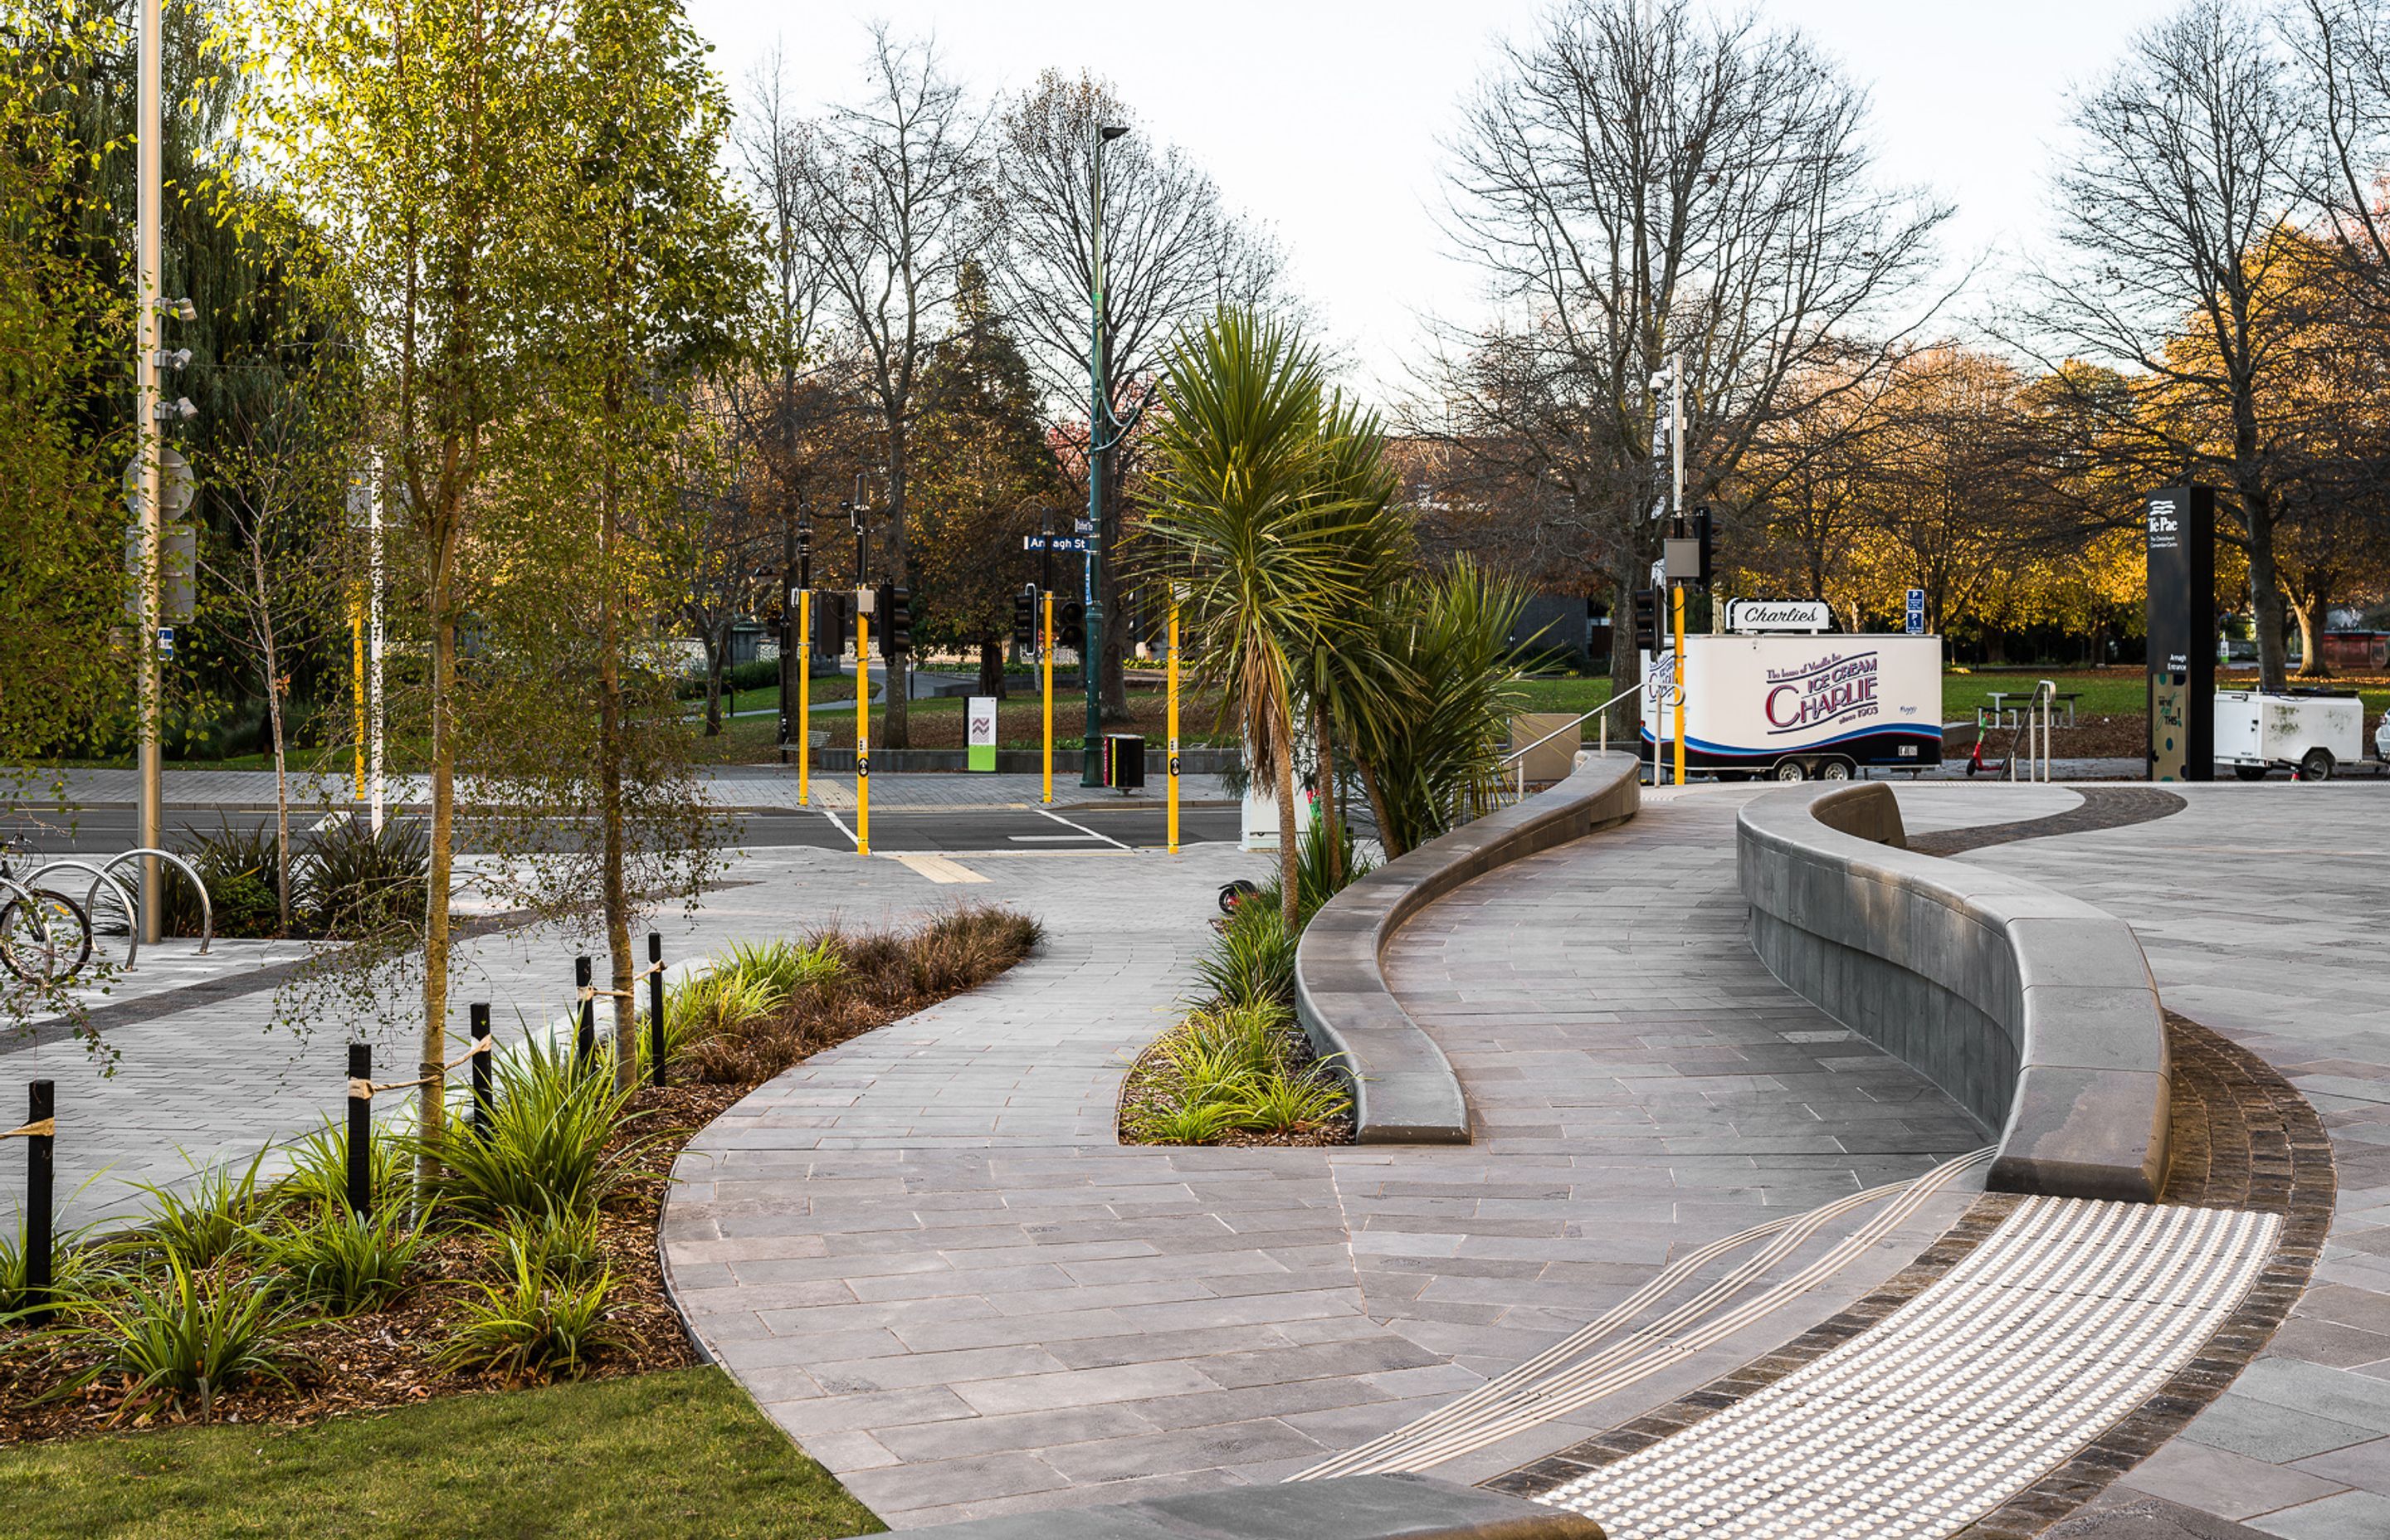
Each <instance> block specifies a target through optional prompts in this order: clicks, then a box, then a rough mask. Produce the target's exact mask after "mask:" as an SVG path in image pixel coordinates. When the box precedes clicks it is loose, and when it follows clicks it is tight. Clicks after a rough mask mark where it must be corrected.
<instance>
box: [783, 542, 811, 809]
mask: <svg viewBox="0 0 2390 1540" xmlns="http://www.w3.org/2000/svg"><path fill="white" fill-rule="evenodd" d="M813 619H814V591H813V590H812V589H810V588H800V589H798V590H797V725H796V734H797V805H798V806H799V807H810V806H812V805H813V800H814V798H813V775H814V734H813V725H814V716H813V711H814V627H813ZM782 763H783V764H786V763H787V762H786V761H783V762H782Z"/></svg>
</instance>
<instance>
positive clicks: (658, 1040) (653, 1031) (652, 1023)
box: [648, 930, 664, 1091]
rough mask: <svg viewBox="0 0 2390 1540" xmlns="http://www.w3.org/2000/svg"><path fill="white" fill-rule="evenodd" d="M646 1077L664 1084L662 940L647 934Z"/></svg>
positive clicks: (661, 1087)
mask: <svg viewBox="0 0 2390 1540" xmlns="http://www.w3.org/2000/svg"><path fill="white" fill-rule="evenodd" d="M648 1077H649V1080H650V1081H651V1082H652V1083H653V1084H654V1085H655V1087H656V1089H658V1090H660V1091H661V1090H662V1089H663V1084H664V938H663V937H662V936H660V935H658V934H656V933H655V932H654V931H653V930H650V931H649V932H648Z"/></svg>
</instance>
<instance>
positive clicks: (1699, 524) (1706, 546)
mask: <svg viewBox="0 0 2390 1540" xmlns="http://www.w3.org/2000/svg"><path fill="white" fill-rule="evenodd" d="M1692 534H1693V538H1694V539H1695V540H1697V541H1699V542H1700V543H1701V547H1702V563H1701V573H1700V575H1699V576H1698V577H1696V578H1694V579H1693V586H1694V587H1696V588H1698V589H1700V590H1701V591H1702V592H1703V593H1704V594H1706V593H1708V592H1709V591H1710V510H1709V509H1707V508H1695V509H1694V510H1693V530H1692Z"/></svg>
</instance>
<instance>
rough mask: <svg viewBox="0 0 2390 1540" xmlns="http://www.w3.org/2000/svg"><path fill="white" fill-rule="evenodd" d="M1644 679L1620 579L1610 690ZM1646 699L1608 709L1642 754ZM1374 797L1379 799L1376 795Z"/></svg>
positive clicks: (1619, 738)
mask: <svg viewBox="0 0 2390 1540" xmlns="http://www.w3.org/2000/svg"><path fill="white" fill-rule="evenodd" d="M1642 682H1643V659H1642V654H1641V653H1640V652H1639V651H1638V649H1637V648H1636V646H1635V583H1634V580H1633V579H1631V578H1625V579H1621V580H1620V581H1619V584H1618V601H1617V603H1616V604H1615V605H1613V607H1612V609H1611V611H1610V693H1611V694H1613V695H1618V694H1621V693H1623V692H1625V691H1626V690H1631V689H1633V688H1634V687H1636V686H1638V685H1639V684H1641V683H1642ZM1642 701H1643V698H1642V697H1641V696H1639V695H1638V696H1629V697H1628V698H1627V699H1624V700H1621V701H1619V702H1617V703H1616V704H1614V705H1613V706H1612V707H1611V708H1610V711H1609V713H1608V714H1609V717H1610V738H1611V741H1613V743H1621V744H1636V745H1637V748H1636V752H1637V753H1638V754H1639V753H1641V752H1642V749H1641V747H1640V739H1641V737H1642V732H1643V706H1642ZM1371 800H1372V801H1375V800H1376V799H1375V798H1374V796H1373V797H1372V799H1371ZM1381 828H1382V825H1381ZM1392 853H1393V852H1392V851H1389V852H1388V854H1392Z"/></svg>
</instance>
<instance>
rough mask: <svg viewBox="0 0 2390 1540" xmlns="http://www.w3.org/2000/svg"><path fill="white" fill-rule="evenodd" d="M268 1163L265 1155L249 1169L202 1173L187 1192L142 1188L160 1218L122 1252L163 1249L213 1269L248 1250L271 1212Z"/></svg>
mask: <svg viewBox="0 0 2390 1540" xmlns="http://www.w3.org/2000/svg"><path fill="white" fill-rule="evenodd" d="M264 1162H265V1151H263V1150H262V1149H261V1150H259V1151H258V1152H257V1154H256V1155H255V1156H253V1157H252V1158H251V1161H250V1162H249V1164H248V1165H247V1166H246V1167H242V1168H238V1169H236V1168H235V1167H233V1166H231V1165H229V1164H226V1165H219V1166H204V1167H196V1168H194V1170H193V1172H192V1174H191V1177H190V1180H189V1182H188V1184H187V1186H186V1187H182V1188H176V1187H160V1186H157V1185H154V1184H152V1183H148V1182H143V1183H140V1184H138V1186H139V1187H140V1188H141V1190H142V1191H143V1192H146V1193H148V1195H149V1198H150V1200H151V1201H152V1202H153V1203H154V1204H155V1205H156V1212H155V1213H154V1214H153V1215H152V1216H151V1218H150V1220H149V1222H148V1224H147V1225H144V1226H141V1228H140V1229H138V1230H135V1231H134V1232H133V1233H132V1234H130V1235H128V1236H127V1237H125V1238H123V1239H122V1240H121V1241H119V1242H118V1243H117V1246H118V1249H119V1250H120V1251H149V1250H151V1249H153V1248H161V1247H162V1248H164V1249H166V1250H168V1251H172V1252H173V1253H174V1254H175V1256H177V1257H178V1258H180V1259H181V1261H182V1262H183V1263H184V1264H186V1265H188V1266H191V1267H208V1266H211V1265H212V1264H215V1263H216V1262H218V1261H220V1260H222V1259H223V1258H225V1257H228V1256H232V1255H235V1254H237V1253H238V1252H240V1251H245V1250H247V1249H248V1248H249V1247H250V1246H251V1244H252V1243H254V1242H255V1240H256V1238H257V1232H256V1231H255V1230H254V1229H253V1228H252V1227H251V1225H252V1222H253V1221H254V1220H255V1219H256V1218H257V1217H258V1215H259V1214H260V1213H263V1211H264V1209H265V1207H266V1191H267V1189H266V1187H265V1186H264V1184H263V1183H262V1182H261V1181H260V1180H259V1173H260V1172H261V1171H262V1170H263V1166H264Z"/></svg>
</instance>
